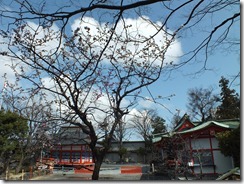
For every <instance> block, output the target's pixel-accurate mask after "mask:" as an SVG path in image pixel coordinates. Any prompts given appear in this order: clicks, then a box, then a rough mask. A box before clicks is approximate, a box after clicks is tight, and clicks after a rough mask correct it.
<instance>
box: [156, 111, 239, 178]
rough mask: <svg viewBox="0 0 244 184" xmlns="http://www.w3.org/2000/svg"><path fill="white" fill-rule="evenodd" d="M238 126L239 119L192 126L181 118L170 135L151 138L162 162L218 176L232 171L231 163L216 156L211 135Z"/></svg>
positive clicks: (226, 158) (185, 116)
mask: <svg viewBox="0 0 244 184" xmlns="http://www.w3.org/2000/svg"><path fill="white" fill-rule="evenodd" d="M239 125H240V121H239V119H237V120H221V121H207V122H203V123H193V122H191V121H190V120H189V117H188V116H187V115H186V114H185V115H184V116H183V117H182V118H181V120H180V121H179V123H178V124H177V125H176V127H175V128H174V130H173V131H172V132H170V133H167V134H165V133H164V134H157V135H155V136H154V138H153V143H154V145H155V146H156V147H157V148H158V150H159V151H160V152H161V155H162V159H163V160H164V161H167V160H177V161H178V162H179V163H181V164H183V163H185V164H187V165H188V167H189V168H190V169H191V170H192V172H193V173H195V174H199V173H202V174H222V173H224V172H226V171H228V170H230V169H232V168H234V162H233V158H232V157H226V156H224V155H223V154H222V153H221V152H220V148H219V146H218V140H217V139H216V136H215V135H216V133H218V132H222V131H226V130H232V129H235V128H238V126H239ZM172 152H174V154H171V153H172ZM172 155H173V156H172Z"/></svg>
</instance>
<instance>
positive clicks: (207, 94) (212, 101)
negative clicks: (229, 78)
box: [187, 88, 220, 122]
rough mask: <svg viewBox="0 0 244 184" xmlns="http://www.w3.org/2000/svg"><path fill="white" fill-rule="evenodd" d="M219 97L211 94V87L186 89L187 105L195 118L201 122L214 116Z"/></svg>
mask: <svg viewBox="0 0 244 184" xmlns="http://www.w3.org/2000/svg"><path fill="white" fill-rule="evenodd" d="M219 100H220V99H219V97H218V96H217V95H215V94H213V89H212V88H208V89H203V88H193V89H189V91H188V104H187V107H188V109H189V111H190V113H191V114H192V117H194V118H195V119H198V118H200V120H201V121H202V122H205V121H208V120H211V119H213V118H214V114H213V113H214V112H213V111H214V110H215V109H216V107H217V103H218V101H219Z"/></svg>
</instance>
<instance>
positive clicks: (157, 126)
mask: <svg viewBox="0 0 244 184" xmlns="http://www.w3.org/2000/svg"><path fill="white" fill-rule="evenodd" d="M152 128H153V132H152V133H153V134H157V133H164V132H166V131H167V129H166V126H165V120H164V119H163V118H161V117H159V116H156V117H154V118H153V120H152Z"/></svg>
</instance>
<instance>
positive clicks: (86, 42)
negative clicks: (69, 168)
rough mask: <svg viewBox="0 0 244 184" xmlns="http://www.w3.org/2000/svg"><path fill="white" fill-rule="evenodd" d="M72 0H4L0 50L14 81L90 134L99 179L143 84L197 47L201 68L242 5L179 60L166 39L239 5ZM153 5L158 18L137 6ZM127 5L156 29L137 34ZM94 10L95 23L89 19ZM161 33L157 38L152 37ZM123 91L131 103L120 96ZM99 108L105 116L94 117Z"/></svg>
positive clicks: (194, 52) (193, 54)
mask: <svg viewBox="0 0 244 184" xmlns="http://www.w3.org/2000/svg"><path fill="white" fill-rule="evenodd" d="M70 2H71V4H66V5H63V4H61V3H60V5H59V4H56V5H55V6H52V7H54V8H53V9H51V10H50V9H46V7H47V4H46V3H47V2H45V1H44V2H41V3H33V2H31V1H27V0H25V1H19V0H15V1H13V2H12V3H13V4H11V5H13V6H14V9H10V8H5V6H3V5H5V4H6V2H4V3H3V4H2V8H1V10H0V14H1V17H2V21H3V22H4V23H5V24H6V21H7V24H8V26H7V27H6V29H4V28H3V29H1V31H0V36H1V38H2V40H3V41H2V42H1V43H2V44H3V45H4V46H7V49H2V50H1V51H0V54H1V55H2V56H3V57H4V58H11V61H12V63H11V64H10V65H11V68H12V69H13V70H14V72H15V75H16V77H17V80H18V81H20V79H21V81H23V80H25V81H26V83H27V84H30V85H31V88H32V89H38V90H41V91H42V93H44V94H45V95H47V96H49V97H50V98H51V99H52V101H53V102H54V103H56V104H57V106H58V107H59V111H60V115H61V116H60V117H59V118H63V119H65V120H66V121H67V122H70V123H71V124H74V125H77V126H79V127H80V128H81V129H82V130H83V132H84V133H85V134H87V135H89V137H90V142H89V146H90V149H91V150H92V153H93V157H94V160H95V169H94V172H93V176H92V179H98V177H99V170H100V166H101V164H102V161H103V158H104V155H105V154H106V152H107V151H108V149H109V147H110V144H111V139H112V137H113V134H114V131H115V129H116V127H117V126H118V125H119V124H120V123H121V122H122V118H123V117H124V116H125V115H126V114H128V113H129V110H130V109H131V108H132V107H133V106H135V105H136V103H137V100H138V95H139V94H140V92H141V90H142V89H143V88H145V87H147V86H149V85H151V84H153V83H154V82H155V81H157V80H158V78H159V77H160V75H161V73H162V70H163V69H167V67H168V68H169V69H170V70H171V69H176V68H178V67H181V66H183V65H184V64H186V63H188V62H190V61H192V60H193V59H196V58H197V55H198V54H199V53H200V52H203V53H204V54H205V59H204V60H203V69H206V64H207V58H208V54H209V50H210V49H212V48H214V47H216V46H217V45H219V44H221V43H222V42H223V41H224V40H226V39H225V38H226V37H227V36H228V35H229V32H230V30H231V28H232V26H233V24H234V23H235V22H236V21H238V20H239V17H240V12H239V10H236V9H234V11H235V10H236V12H234V13H233V15H231V16H229V17H224V20H223V21H220V22H218V23H217V24H215V25H213V29H210V30H208V31H209V34H208V35H206V37H205V39H204V40H202V41H200V42H199V43H197V45H196V47H195V48H194V49H193V50H190V51H189V52H187V53H186V54H185V55H184V56H183V57H184V58H185V59H183V60H182V62H180V63H174V62H165V57H166V53H167V51H168V50H169V48H170V46H171V45H172V44H174V43H175V41H176V40H177V38H178V37H179V36H182V35H183V33H184V31H187V30H189V29H194V28H195V27H196V26H197V25H199V24H201V21H202V20H203V19H205V17H207V16H208V15H213V14H215V13H218V12H220V11H222V10H225V9H226V8H229V7H232V6H238V5H239V1H234V0H233V1H221V0H219V1H210V2H205V1H203V0H199V1H191V0H189V1H184V2H178V1H163V0H152V1H147V0H144V1H135V2H125V1H123V0H121V1H106V0H104V1H101V0H97V1H95V0H91V1H89V2H88V3H87V4H84V5H83V4H82V5H81V4H80V3H79V4H77V2H76V1H75V0H73V1H70ZM156 3H157V4H156ZM155 4H156V5H159V6H160V7H161V8H162V10H163V11H162V12H165V14H164V15H163V17H161V23H160V24H157V23H154V22H152V21H151V20H150V19H149V18H147V17H145V16H142V13H141V12H142V8H145V7H149V6H150V5H155ZM186 9H187V10H188V11H185V10H186ZM130 12H133V13H134V14H135V15H137V16H139V17H140V19H141V20H142V21H144V22H146V23H147V25H151V26H152V29H154V32H153V33H152V34H151V35H147V36H145V35H143V34H140V33H139V30H138V28H137V30H136V31H134V32H130V31H129V30H130V27H133V26H134V25H130V24H127V21H126V18H125V16H126V13H130ZM95 15H96V17H97V20H100V22H99V21H94V19H92V18H90V17H95ZM77 16H79V17H80V21H79V23H78V24H76V27H75V28H72V30H70V28H69V27H68V25H69V24H70V22H71V21H73V20H74V18H75V17H77ZM88 16H89V17H88ZM108 16H109V18H110V19H109V20H108V19H106V18H108ZM175 16H176V17H178V18H179V22H178V23H177V24H175V23H174V21H173V18H174V17H175ZM103 17H105V18H103ZM105 20H106V21H105ZM101 25H102V26H101ZM121 25H122V26H121ZM168 26H171V27H172V29H171V30H173V31H169V28H168ZM135 33H136V34H135ZM216 33H218V34H216ZM159 35H160V36H162V40H161V41H162V42H163V44H162V45H159V44H158V43H157V42H156V39H155V38H156V36H159ZM215 35H217V39H214V36H215ZM216 40H217V41H216ZM166 65H167V66H166ZM171 71H172V70H171ZM25 90H26V89H25ZM50 98H49V99H50ZM128 98H129V103H124V102H125V100H127V99H128ZM102 100H106V104H104V103H102ZM97 113H99V114H103V115H102V116H103V117H102V118H101V117H100V118H98V117H97V116H96V115H95V114H97ZM106 116H109V117H112V120H113V121H112V123H111V124H110V125H109V126H108V131H107V134H106V136H105V139H104V143H105V146H104V147H103V148H102V149H101V148H98V147H97V141H98V140H99V139H100V137H99V136H98V135H99V134H97V127H99V124H100V123H102V121H101V119H104V118H105V117H106ZM103 138H104V136H103Z"/></svg>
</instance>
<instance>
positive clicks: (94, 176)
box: [92, 155, 104, 180]
mask: <svg viewBox="0 0 244 184" xmlns="http://www.w3.org/2000/svg"><path fill="white" fill-rule="evenodd" d="M103 158H104V155H98V158H97V160H96V162H95V167H94V171H93V173H92V180H98V179H99V172H100V168H101V165H102V162H103Z"/></svg>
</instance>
